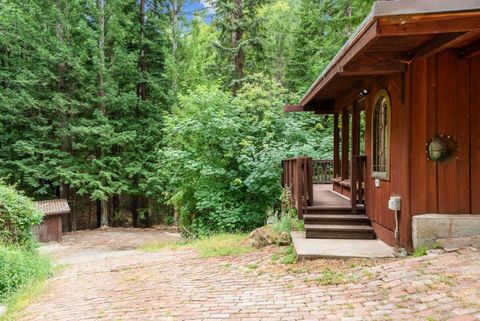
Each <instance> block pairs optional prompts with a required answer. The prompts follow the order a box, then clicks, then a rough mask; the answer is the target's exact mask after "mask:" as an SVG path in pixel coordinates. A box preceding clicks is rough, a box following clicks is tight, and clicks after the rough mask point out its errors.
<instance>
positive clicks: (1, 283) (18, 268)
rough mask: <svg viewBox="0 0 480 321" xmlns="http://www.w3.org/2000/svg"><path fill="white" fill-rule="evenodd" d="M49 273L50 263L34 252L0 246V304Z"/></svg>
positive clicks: (17, 247)
mask: <svg viewBox="0 0 480 321" xmlns="http://www.w3.org/2000/svg"><path fill="white" fill-rule="evenodd" d="M49 273H50V262H49V261H48V259H47V258H45V257H42V256H40V255H38V253H37V252H36V251H32V250H28V249H25V248H22V247H19V246H13V245H8V246H6V245H1V244H0V302H2V301H3V300H4V299H6V298H7V297H9V296H10V295H12V294H14V293H15V292H17V291H18V290H19V289H21V288H22V287H24V286H27V285H29V284H30V283H32V282H33V281H34V280H38V279H44V278H46V277H47V276H48V275H49Z"/></svg>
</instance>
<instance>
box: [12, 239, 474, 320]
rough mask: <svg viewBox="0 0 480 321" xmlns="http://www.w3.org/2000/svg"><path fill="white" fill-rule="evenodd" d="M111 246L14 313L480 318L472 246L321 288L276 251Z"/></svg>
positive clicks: (365, 271) (354, 274)
mask: <svg viewBox="0 0 480 321" xmlns="http://www.w3.org/2000/svg"><path fill="white" fill-rule="evenodd" d="M99 239H100V240H101V238H99ZM70 246H71V247H72V248H71V249H73V247H74V246H75V245H70ZM117 252H119V253H124V255H120V254H118V255H114V256H111V257H109V258H107V259H105V258H102V259H95V256H93V257H92V260H90V261H88V262H85V261H83V262H82V261H80V262H78V263H75V264H72V265H70V266H67V267H66V268H65V269H63V270H62V271H61V272H60V273H59V274H58V275H57V276H55V277H54V278H52V279H51V280H49V282H48V287H47V290H46V291H45V293H44V294H43V296H42V297H40V298H39V299H38V300H37V301H36V302H34V303H33V304H31V305H30V306H29V307H28V308H26V309H25V310H24V311H22V312H21V315H20V319H21V320H252V321H253V320H324V319H327V320H456V321H460V320H480V252H479V251H478V250H475V249H464V250H460V251H457V252H450V253H441V254H440V253H431V254H429V255H427V256H424V257H420V258H408V259H402V260H396V261H393V262H390V263H386V264H384V265H379V266H374V267H370V268H353V269H352V270H351V272H349V273H348V274H346V275H344V276H343V280H346V283H343V284H338V285H318V282H316V280H317V278H318V277H319V276H320V275H322V274H321V273H320V272H319V271H317V272H305V271H302V270H301V269H297V270H295V269H293V270H292V271H291V272H287V273H283V272H272V271H273V269H272V270H271V271H268V269H267V271H265V269H262V268H261V267H262V266H268V264H271V252H272V249H266V250H263V251H260V252H255V253H251V254H246V255H243V256H241V257H234V258H212V259H201V258H199V257H198V256H197V254H196V253H195V252H193V251H192V250H179V251H165V252H159V253H141V252H137V251H131V250H123V251H117ZM70 253H71V252H70ZM257 266H259V267H258V268H257ZM327 283H328V282H327Z"/></svg>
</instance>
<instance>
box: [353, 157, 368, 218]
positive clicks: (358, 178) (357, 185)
mask: <svg viewBox="0 0 480 321" xmlns="http://www.w3.org/2000/svg"><path fill="white" fill-rule="evenodd" d="M366 164H367V156H365V155H353V156H352V177H351V180H350V184H351V196H352V197H351V199H350V201H351V204H352V214H356V213H357V206H358V205H359V204H364V199H365V195H364V191H365V170H366Z"/></svg>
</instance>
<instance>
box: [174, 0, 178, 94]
mask: <svg viewBox="0 0 480 321" xmlns="http://www.w3.org/2000/svg"><path fill="white" fill-rule="evenodd" d="M178 14H179V9H178V0H172V57H173V64H174V65H175V70H174V71H173V74H172V91H173V94H174V95H175V96H176V93H177V83H178V72H177V69H176V68H177V48H178V42H177V41H178V39H177V36H178Z"/></svg>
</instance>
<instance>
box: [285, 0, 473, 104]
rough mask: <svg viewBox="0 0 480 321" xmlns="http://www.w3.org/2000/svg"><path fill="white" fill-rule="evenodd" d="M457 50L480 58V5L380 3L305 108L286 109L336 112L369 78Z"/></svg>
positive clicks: (468, 0) (452, 0)
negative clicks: (343, 98)
mask: <svg viewBox="0 0 480 321" xmlns="http://www.w3.org/2000/svg"><path fill="white" fill-rule="evenodd" d="M452 48H453V49H455V50H457V51H458V52H459V55H461V56H463V57H471V56H472V55H477V54H480V0H462V1H458V0H438V1H432V0H402V1H377V2H376V3H375V4H374V6H373V9H372V11H371V13H370V14H369V15H368V16H367V18H366V19H365V20H364V21H363V23H362V24H361V25H360V26H359V28H358V29H357V31H356V32H355V33H354V34H353V35H352V36H351V37H350V39H349V40H348V41H347V43H346V44H345V45H344V46H343V47H342V49H341V50H340V51H339V52H338V54H337V55H336V56H335V58H334V59H333V60H332V61H331V62H330V64H329V65H328V66H327V67H326V68H325V70H324V72H323V73H322V74H321V75H320V76H319V77H318V78H317V80H316V81H315V82H314V83H313V85H312V86H311V87H310V88H309V90H308V91H307V92H306V93H305V95H304V96H303V98H302V99H301V101H300V103H299V104H297V105H286V106H285V108H284V110H285V111H289V112H290V111H316V112H323V113H330V108H331V107H329V104H330V103H332V102H333V103H332V105H334V104H335V100H336V99H338V97H339V96H340V95H341V94H344V93H345V92H346V91H348V90H349V88H352V90H353V88H356V87H357V86H358V83H359V82H361V81H362V80H364V79H366V78H367V77H370V76H376V75H386V74H395V73H402V72H405V71H406V69H407V66H408V64H409V63H411V61H413V60H414V59H420V58H425V57H428V56H430V55H433V54H435V53H438V52H440V51H442V50H446V49H452ZM332 108H333V107H332Z"/></svg>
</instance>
